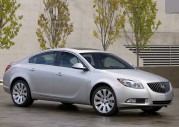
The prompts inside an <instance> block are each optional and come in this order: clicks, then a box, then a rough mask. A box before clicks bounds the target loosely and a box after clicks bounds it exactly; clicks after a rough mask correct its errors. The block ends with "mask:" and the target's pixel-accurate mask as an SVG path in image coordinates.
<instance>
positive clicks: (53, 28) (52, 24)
mask: <svg viewBox="0 0 179 127" xmlns="http://www.w3.org/2000/svg"><path fill="white" fill-rule="evenodd" d="M43 3H44V7H45V9H44V13H43V14H41V15H40V16H39V19H38V25H39V28H38V29H37V32H36V34H37V36H38V41H39V44H40V47H41V48H42V50H44V49H48V48H61V47H64V46H65V44H66V40H67V37H68V36H69V35H70V34H71V32H72V31H73V24H72V23H71V22H70V13H69V9H68V3H67V1H65V0H64V1H62V0H44V1H43Z"/></svg>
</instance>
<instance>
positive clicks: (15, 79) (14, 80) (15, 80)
mask: <svg viewBox="0 0 179 127" xmlns="http://www.w3.org/2000/svg"><path fill="white" fill-rule="evenodd" d="M18 80H23V81H24V82H26V83H27V85H28V86H29V83H28V82H27V80H26V79H25V78H23V77H16V78H14V79H13V80H12V82H11V84H10V92H11V91H12V86H13V84H14V83H15V82H17V81H18ZM29 89H30V86H29Z"/></svg>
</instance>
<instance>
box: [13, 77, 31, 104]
mask: <svg viewBox="0 0 179 127" xmlns="http://www.w3.org/2000/svg"><path fill="white" fill-rule="evenodd" d="M11 97H12V101H13V102H14V104H15V105H16V106H19V107H27V106H30V105H31V104H32V103H33V101H34V100H33V99H32V98H31V93H30V88H29V86H28V84H27V83H26V82H25V81H23V80H18V81H16V82H15V83H14V84H13V86H12V90H11Z"/></svg>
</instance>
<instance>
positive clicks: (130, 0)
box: [122, 0, 161, 67]
mask: <svg viewBox="0 0 179 127" xmlns="http://www.w3.org/2000/svg"><path fill="white" fill-rule="evenodd" d="M122 5H123V8H124V13H125V14H126V17H127V21H129V24H130V26H131V28H132V33H133V36H132V37H131V38H130V37H129V35H128V33H127V32H126V30H125V28H124V31H125V35H126V37H127V40H129V41H130V42H131V43H132V44H133V45H135V46H136V52H137V66H138V67H139V52H140V50H141V49H143V48H144V47H145V46H147V45H148V43H149V42H150V38H151V37H152V35H153V34H154V33H155V31H156V30H157V29H158V27H159V25H160V24H161V22H160V21H159V20H157V19H156V17H157V11H158V10H157V7H156V2H154V1H153V0H123V3H122ZM133 38H134V39H133Z"/></svg>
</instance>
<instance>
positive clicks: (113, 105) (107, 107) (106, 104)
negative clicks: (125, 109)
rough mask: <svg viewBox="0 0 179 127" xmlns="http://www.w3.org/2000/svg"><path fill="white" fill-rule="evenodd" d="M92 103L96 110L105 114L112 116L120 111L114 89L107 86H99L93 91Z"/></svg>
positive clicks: (100, 113)
mask: <svg viewBox="0 0 179 127" xmlns="http://www.w3.org/2000/svg"><path fill="white" fill-rule="evenodd" d="M105 92H106V93H105ZM92 105H93V108H94V110H95V111H96V112H97V113H98V114H99V115H103V116H110V115H113V114H115V113H116V112H117V111H118V110H117V101H116V96H115V94H114V91H113V90H112V89H111V88H110V87H107V86H101V87H98V88H97V89H96V90H95V91H94V92H93V95H92Z"/></svg>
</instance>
